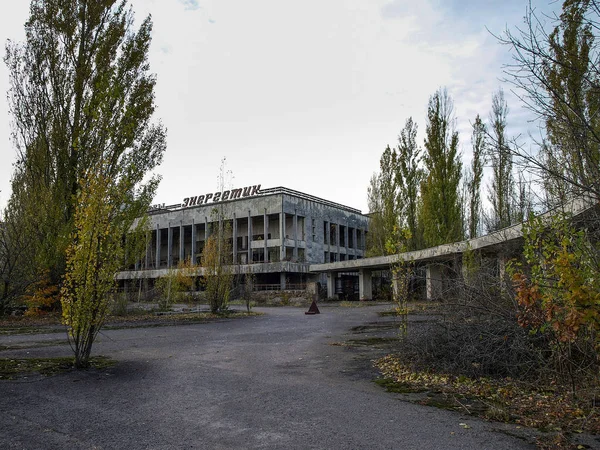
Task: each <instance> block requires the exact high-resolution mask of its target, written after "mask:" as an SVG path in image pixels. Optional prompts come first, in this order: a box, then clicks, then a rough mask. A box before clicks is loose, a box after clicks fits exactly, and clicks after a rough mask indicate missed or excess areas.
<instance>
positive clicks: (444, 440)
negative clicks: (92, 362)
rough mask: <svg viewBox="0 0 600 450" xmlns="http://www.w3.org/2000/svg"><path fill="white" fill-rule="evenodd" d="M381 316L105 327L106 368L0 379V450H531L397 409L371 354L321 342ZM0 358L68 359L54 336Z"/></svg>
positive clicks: (324, 312) (15, 342)
mask: <svg viewBox="0 0 600 450" xmlns="http://www.w3.org/2000/svg"><path fill="white" fill-rule="evenodd" d="M384 308H389V306H388V307H386V306H372V307H363V308H342V307H321V314H320V315H316V316H307V315H305V314H304V310H303V309H299V308H292V307H281V308H264V309H261V308H256V310H258V311H262V312H264V313H265V315H262V316H257V317H251V318H245V319H239V320H238V319H234V320H224V321H220V322H214V323H206V324H191V325H178V326H169V327H154V328H128V329H117V330H107V331H105V332H103V333H102V334H101V335H100V336H99V337H98V340H97V342H96V343H95V345H94V348H93V352H92V353H93V354H94V355H105V356H108V357H110V358H113V359H115V360H116V361H117V364H116V366H115V367H112V368H109V369H106V370H91V371H84V372H70V373H66V374H61V375H57V376H52V377H48V378H41V377H33V378H28V379H21V380H16V381H0V448H2V449H55V448H56V449H58V448H61V449H65V448H68V449H182V448H200V449H245V448H248V449H419V450H426V449H477V450H480V449H526V448H534V446H533V445H532V444H531V443H530V442H528V441H527V440H524V439H521V438H518V437H515V436H513V435H512V434H511V433H509V432H507V431H508V430H509V428H510V427H507V426H505V425H502V424H495V423H489V422H485V421H482V420H478V419H475V418H472V417H468V416H464V415H461V414H459V413H456V412H451V411H446V410H441V409H436V408H431V407H426V406H420V405H416V404H412V403H408V402H405V401H400V400H399V397H398V396H397V395H395V394H390V393H387V392H385V391H384V390H383V389H382V388H380V387H378V386H377V385H375V384H374V383H373V382H372V381H371V380H372V379H373V378H374V376H375V375H376V373H375V371H374V370H373V369H372V367H371V364H370V361H369V358H374V357H376V356H377V355H376V354H375V353H373V354H371V353H368V352H367V349H362V350H358V351H357V350H353V349H350V348H347V347H345V346H340V345H331V344H336V343H339V342H343V341H344V340H347V339H349V338H351V337H352V336H351V331H350V330H351V328H352V327H354V326H359V325H363V324H367V323H369V322H372V321H375V320H378V319H379V318H378V316H377V311H380V310H382V309H384ZM6 347H8V348H9V349H8V350H2V351H0V357H19V356H31V357H47V356H68V355H70V348H69V346H68V345H67V344H66V341H65V336H64V335H63V334H62V333H53V334H47V335H20V336H19V335H17V336H0V348H6ZM11 348H12V349H11ZM461 423H466V424H468V425H469V427H470V428H468V429H467V428H463V427H462V426H460V425H459V424H461ZM513 428H514V426H513Z"/></svg>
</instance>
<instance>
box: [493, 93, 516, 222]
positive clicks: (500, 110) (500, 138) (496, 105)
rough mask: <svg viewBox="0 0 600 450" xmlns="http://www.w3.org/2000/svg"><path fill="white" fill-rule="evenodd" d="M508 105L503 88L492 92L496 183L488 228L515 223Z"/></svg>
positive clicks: (494, 178) (494, 174)
mask: <svg viewBox="0 0 600 450" xmlns="http://www.w3.org/2000/svg"><path fill="white" fill-rule="evenodd" d="M507 114H508V105H507V103H506V100H505V98H504V91H503V90H502V88H500V89H499V90H498V92H496V93H495V94H494V95H493V96H492V112H491V114H490V127H491V139H490V142H489V145H488V147H487V149H488V155H489V158H490V161H491V163H492V184H491V185H490V186H489V197H488V198H489V200H490V203H491V205H492V217H491V220H490V224H489V226H488V228H490V230H499V229H501V228H505V227H508V226H510V225H512V223H513V211H512V209H513V208H512V207H513V198H514V187H515V186H514V179H513V174H512V167H513V160H512V158H513V157H512V153H511V150H510V148H509V144H508V140H507V138H506V116H507Z"/></svg>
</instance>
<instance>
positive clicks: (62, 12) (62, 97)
mask: <svg viewBox="0 0 600 450" xmlns="http://www.w3.org/2000/svg"><path fill="white" fill-rule="evenodd" d="M25 31H26V36H27V37H26V41H25V42H24V43H22V44H21V43H14V42H9V43H8V44H7V46H6V56H5V62H6V64H7V66H8V69H9V73H10V91H9V105H10V111H11V114H12V116H13V142H14V145H15V147H16V149H17V154H18V158H17V162H16V167H15V173H14V176H13V192H12V197H13V198H12V201H13V204H14V205H17V206H15V207H18V208H20V209H21V210H22V211H21V212H20V213H19V214H18V216H19V217H21V218H23V223H22V226H23V229H24V230H25V232H26V235H27V236H28V238H29V239H30V240H31V242H32V246H31V248H30V249H29V250H28V252H29V254H28V255H27V257H28V259H29V260H30V261H33V264H34V265H35V266H36V268H37V270H36V271H35V272H37V273H43V272H45V271H46V270H47V271H49V273H50V278H51V280H52V282H53V283H55V284H59V283H60V280H61V279H62V276H63V274H64V271H65V264H66V257H65V254H66V253H65V250H66V248H67V246H68V245H69V242H70V238H71V236H72V232H73V229H74V215H75V210H76V204H77V200H76V199H77V196H78V195H80V190H81V183H82V180H85V179H86V177H89V176H90V175H89V174H90V173H91V172H93V171H94V170H97V167H99V165H101V166H102V173H103V176H106V177H108V178H109V179H110V180H119V179H121V178H126V179H127V180H128V183H130V185H131V186H135V189H133V190H131V191H129V195H128V196H126V197H125V198H124V199H123V201H124V205H123V208H125V209H127V208H129V207H131V209H132V210H136V211H143V210H145V208H146V206H147V204H148V203H149V201H150V199H151V197H152V194H153V192H154V189H155V188H156V180H155V179H152V180H151V181H150V182H148V183H145V184H142V181H143V180H144V178H145V177H146V175H147V174H148V173H149V172H151V171H152V170H153V169H154V168H155V167H156V166H157V165H158V164H159V163H160V161H161V159H162V154H163V152H164V150H165V145H166V144H165V129H164V128H163V127H162V126H161V125H160V124H154V123H153V122H152V120H151V119H152V115H153V112H154V86H155V78H154V76H153V75H152V74H150V73H149V66H148V49H149V45H150V36H151V31H152V22H151V20H150V18H149V17H148V18H146V19H145V20H144V21H143V22H142V24H141V26H140V27H139V29H138V30H137V31H136V30H134V28H133V12H132V11H131V9H130V8H129V7H128V6H127V2H126V0H122V1H116V0H98V1H89V0H73V1H64V0H33V1H32V2H31V9H30V17H29V20H28V21H27V23H26V24H25Z"/></svg>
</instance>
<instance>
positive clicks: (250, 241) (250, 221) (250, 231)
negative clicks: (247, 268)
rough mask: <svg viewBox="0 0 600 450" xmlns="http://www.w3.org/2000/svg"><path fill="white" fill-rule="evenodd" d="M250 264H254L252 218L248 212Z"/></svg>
mask: <svg viewBox="0 0 600 450" xmlns="http://www.w3.org/2000/svg"><path fill="white" fill-rule="evenodd" d="M248 264H252V216H251V215H250V210H248Z"/></svg>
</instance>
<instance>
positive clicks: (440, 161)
mask: <svg viewBox="0 0 600 450" xmlns="http://www.w3.org/2000/svg"><path fill="white" fill-rule="evenodd" d="M425 134H426V137H425V154H424V157H423V162H424V165H425V170H426V175H425V178H424V179H423V181H422V182H421V199H422V200H421V201H422V206H421V213H420V218H421V219H420V220H421V223H422V227H423V234H424V236H423V237H424V240H425V245H427V246H430V247H431V246H435V245H440V244H444V243H447V242H455V241H458V240H461V239H462V237H463V224H462V214H461V207H460V192H459V190H460V180H461V172H462V162H461V159H460V154H459V152H458V132H456V131H455V130H454V128H453V102H452V99H451V97H450V96H449V95H448V92H447V91H446V89H439V90H438V91H436V92H435V94H433V95H432V96H431V97H430V98H429V105H428V108H427V124H426V127H425Z"/></svg>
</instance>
